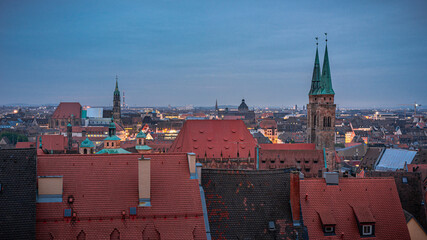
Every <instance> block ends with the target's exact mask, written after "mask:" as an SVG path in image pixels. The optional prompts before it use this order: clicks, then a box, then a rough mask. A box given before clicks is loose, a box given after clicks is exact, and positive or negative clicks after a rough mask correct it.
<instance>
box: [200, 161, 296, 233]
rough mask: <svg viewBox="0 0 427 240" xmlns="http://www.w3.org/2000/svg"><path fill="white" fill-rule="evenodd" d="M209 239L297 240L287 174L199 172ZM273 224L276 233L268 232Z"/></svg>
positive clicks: (279, 171)
mask: <svg viewBox="0 0 427 240" xmlns="http://www.w3.org/2000/svg"><path fill="white" fill-rule="evenodd" d="M202 186H203V188H204V190H205V195H206V206H207V210H208V215H209V224H210V229H211V234H212V239H253V240H255V239H296V236H297V234H298V235H299V236H300V237H302V235H303V234H302V231H301V229H297V228H294V227H293V225H292V224H293V221H292V213H291V207H290V204H289V201H290V176H289V172H286V171H285V170H284V169H282V170H273V171H253V170H214V169H203V170H202ZM269 222H274V227H275V231H269Z"/></svg>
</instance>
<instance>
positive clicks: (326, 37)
mask: <svg viewBox="0 0 427 240" xmlns="http://www.w3.org/2000/svg"><path fill="white" fill-rule="evenodd" d="M325 41H326V44H328V33H325Z"/></svg>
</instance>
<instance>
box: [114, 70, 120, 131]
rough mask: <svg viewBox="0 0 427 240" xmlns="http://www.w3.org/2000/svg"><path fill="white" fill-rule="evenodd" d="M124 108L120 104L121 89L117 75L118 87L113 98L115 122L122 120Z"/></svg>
mask: <svg viewBox="0 0 427 240" xmlns="http://www.w3.org/2000/svg"><path fill="white" fill-rule="evenodd" d="M121 112H122V109H121V105H120V91H119V80H118V78H117V76H116V88H115V89H114V98H113V118H114V122H117V123H120V122H121V116H122V114H121Z"/></svg>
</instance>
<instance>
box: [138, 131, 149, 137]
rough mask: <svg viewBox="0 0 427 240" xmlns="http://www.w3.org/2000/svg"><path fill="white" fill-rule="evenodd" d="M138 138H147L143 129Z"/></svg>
mask: <svg viewBox="0 0 427 240" xmlns="http://www.w3.org/2000/svg"><path fill="white" fill-rule="evenodd" d="M136 138H147V135H146V134H145V133H144V132H143V131H142V130H141V132H139V133H138V135H136Z"/></svg>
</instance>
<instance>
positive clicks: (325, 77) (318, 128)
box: [307, 39, 336, 169]
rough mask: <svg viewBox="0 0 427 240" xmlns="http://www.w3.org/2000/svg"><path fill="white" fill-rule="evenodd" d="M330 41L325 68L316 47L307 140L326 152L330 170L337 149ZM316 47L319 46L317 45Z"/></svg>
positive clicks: (308, 111)
mask: <svg viewBox="0 0 427 240" xmlns="http://www.w3.org/2000/svg"><path fill="white" fill-rule="evenodd" d="M327 43H328V40H327V39H326V47H325V56H324V59H323V67H322V69H320V63H319V51H318V47H317V46H316V57H315V60H314V69H313V77H312V79H311V88H310V92H309V93H308V98H309V103H308V104H307V138H308V142H309V143H314V144H316V149H319V150H324V151H325V155H326V159H327V165H328V168H330V169H331V168H332V167H333V166H332V162H333V161H332V160H333V153H334V149H335V110H336V105H335V104H334V96H335V92H334V90H333V89H332V79H331V69H330V67H329V56H328V44H327ZM316 45H318V44H317V43H316Z"/></svg>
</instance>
